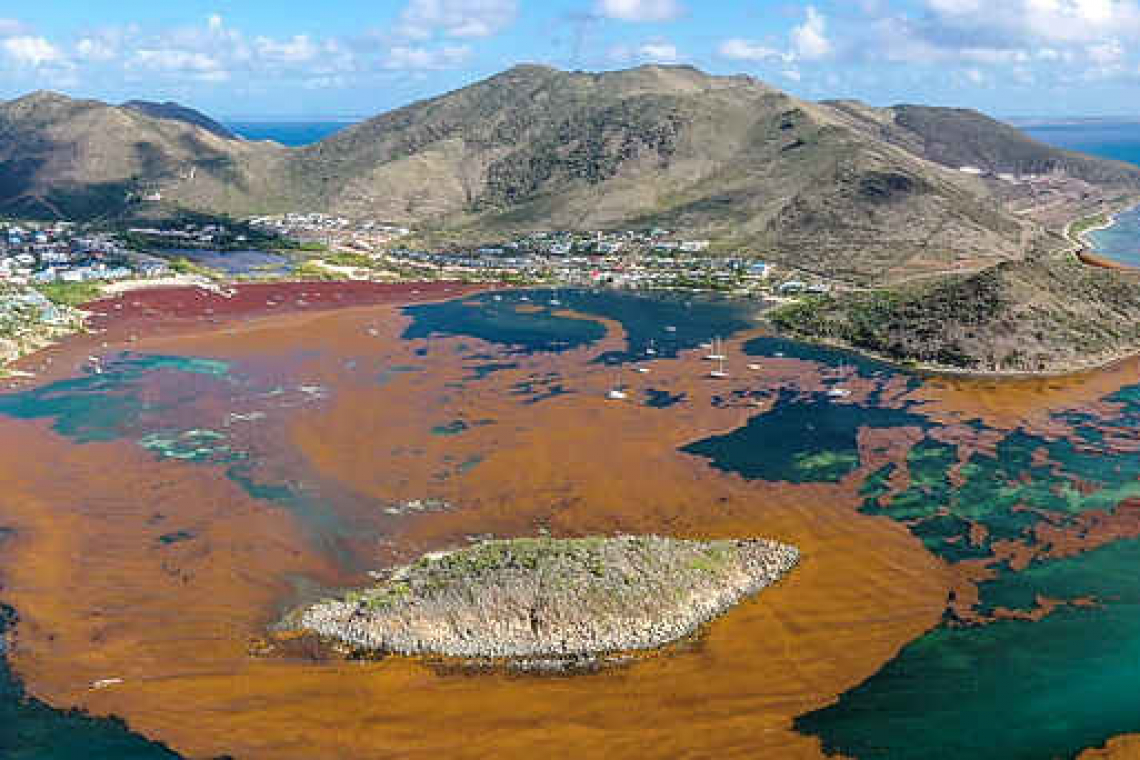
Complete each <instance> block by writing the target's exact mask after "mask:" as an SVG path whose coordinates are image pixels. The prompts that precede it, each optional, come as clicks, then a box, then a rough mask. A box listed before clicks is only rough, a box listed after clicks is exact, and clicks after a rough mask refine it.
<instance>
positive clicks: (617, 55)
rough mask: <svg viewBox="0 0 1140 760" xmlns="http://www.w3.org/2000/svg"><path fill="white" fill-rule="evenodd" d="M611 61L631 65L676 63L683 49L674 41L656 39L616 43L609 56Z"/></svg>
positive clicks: (621, 64) (616, 63) (679, 59)
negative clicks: (630, 43) (625, 43)
mask: <svg viewBox="0 0 1140 760" xmlns="http://www.w3.org/2000/svg"><path fill="white" fill-rule="evenodd" d="M607 57H608V58H609V61H610V63H612V64H615V65H618V66H631V65H634V64H643V63H661V64H674V63H679V62H680V61H681V59H682V57H683V56H682V55H681V51H680V50H679V49H678V48H677V46H676V45H674V44H673V43H672V42H668V41H665V40H654V41H652V42H643V43H640V44H632V45H614V46H613V47H611V48H610V49H609V54H608V56H607Z"/></svg>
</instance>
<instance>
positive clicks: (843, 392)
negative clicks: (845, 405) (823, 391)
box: [827, 388, 851, 398]
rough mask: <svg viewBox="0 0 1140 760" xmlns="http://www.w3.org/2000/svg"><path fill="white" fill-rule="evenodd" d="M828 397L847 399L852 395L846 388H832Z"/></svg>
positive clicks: (828, 392)
mask: <svg viewBox="0 0 1140 760" xmlns="http://www.w3.org/2000/svg"><path fill="white" fill-rule="evenodd" d="M827 395H828V397H830V398H847V397H848V396H850V395H851V391H849V390H847V389H846V388H831V389H830V390H828V391H827Z"/></svg>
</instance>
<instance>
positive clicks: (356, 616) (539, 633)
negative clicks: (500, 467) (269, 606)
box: [286, 536, 800, 669]
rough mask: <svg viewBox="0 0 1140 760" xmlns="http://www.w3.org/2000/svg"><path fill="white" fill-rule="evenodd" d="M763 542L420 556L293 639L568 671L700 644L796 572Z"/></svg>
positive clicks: (314, 618)
mask: <svg viewBox="0 0 1140 760" xmlns="http://www.w3.org/2000/svg"><path fill="white" fill-rule="evenodd" d="M799 556H800V555H799V551H798V550H797V549H796V548H795V547H792V546H788V545H785V544H780V543H777V542H774V541H767V540H718V541H690V540H681V539H672V538H662V537H658V536H620V537H613V538H601V537H592V538H578V539H553V538H519V539H514V540H495V541H485V542H482V543H479V544H476V545H474V546H471V547H468V548H465V549H462V550H459V551H455V552H439V553H434V554H427V555H424V556H423V557H422V558H420V559H419V560H417V561H416V562H414V563H413V564H411V565H407V566H404V567H400V568H396V569H395V570H392V571H391V572H390V573H389V574H388V577H387V579H386V580H385V581H384V582H382V583H380V584H379V585H377V586H375V587H373V588H370V589H366V590H362V591H355V592H352V593H350V594H348V595H347V596H346V597H344V598H343V599H333V600H326V601H321V602H318V603H317V604H315V605H313V606H311V607H308V608H306V609H303V610H300V611H298V612H296V613H294V614H293V615H292V616H291V619H290V620H289V621H287V624H286V625H287V627H290V628H296V629H300V630H303V631H308V632H312V633H315V634H317V635H318V636H320V637H321V638H323V639H325V640H328V641H331V642H335V643H337V644H339V645H343V646H346V647H348V648H350V649H352V650H353V651H354V652H358V653H365V654H400V655H440V656H445V657H456V658H463V659H473V660H481V661H489V660H494V661H500V660H514V661H515V663H514V664H515V665H516V666H518V667H521V668H524V669H549V668H552V667H554V668H559V667H573V666H574V665H575V664H579V663H583V662H591V661H596V659H597V658H599V657H602V656H605V655H609V654H614V653H620V652H629V651H633V650H645V649H653V648H657V647H660V646H663V645H666V644H669V643H671V642H674V641H677V640H679V639H682V638H684V637H686V636H689V635H691V634H693V633H694V632H696V631H697V630H698V629H699V628H700V627H701V626H702V625H704V624H705V623H708V622H709V621H711V620H713V619H714V618H716V617H718V616H719V615H721V614H723V613H724V612H726V611H727V610H729V609H730V608H732V607H733V606H735V605H736V604H738V603H740V602H741V601H743V600H745V599H746V598H748V597H750V596H752V595H754V594H756V593H758V592H759V591H761V590H762V589H764V588H765V587H767V586H769V585H771V584H773V583H775V582H776V581H778V580H779V579H780V578H781V577H783V575H784V574H785V573H787V572H788V571H790V570H791V569H792V568H793V567H794V566H795V565H796V564H797V562H798V561H799Z"/></svg>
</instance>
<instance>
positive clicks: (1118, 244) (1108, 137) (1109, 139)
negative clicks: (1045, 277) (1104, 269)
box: [1024, 121, 1140, 267]
mask: <svg viewBox="0 0 1140 760" xmlns="http://www.w3.org/2000/svg"><path fill="white" fill-rule="evenodd" d="M1024 131H1025V132H1026V133H1027V134H1029V135H1031V136H1033V137H1035V138H1037V139H1038V140H1040V141H1042V142H1046V143H1049V144H1050V145H1056V146H1057V147H1058V148H1068V149H1069V150H1079V151H1081V152H1082V153H1089V154H1091V155H1094V156H1100V157H1101V158H1114V159H1116V160H1118V161H1127V162H1129V163H1133V164H1137V165H1140V123H1135V122H1134V123H1128V122H1110V121H1090V122H1084V123H1071V124H1042V125H1035V126H1033V127H1028V128H1025V129H1024ZM1087 237H1088V239H1089V240H1090V241H1091V242H1092V244H1093V247H1094V248H1095V249H1096V252H1097V253H1099V254H1101V255H1102V256H1105V257H1107V258H1110V259H1112V260H1113V261H1119V262H1120V263H1121V264H1127V265H1128V266H1132V267H1140V208H1132V209H1129V210H1127V211H1125V212H1123V213H1121V214H1118V215H1117V217H1116V224H1114V225H1113V226H1112V227H1109V228H1108V229H1103V230H1095V231H1093V232H1090V233H1088V235H1087Z"/></svg>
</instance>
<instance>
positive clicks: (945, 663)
mask: <svg viewBox="0 0 1140 760" xmlns="http://www.w3.org/2000/svg"><path fill="white" fill-rule="evenodd" d="M1138 567H1140V541H1137V540H1128V541H1121V542H1118V543H1116V544H1112V545H1109V546H1107V547H1104V548H1102V549H1097V550H1095V551H1092V552H1088V553H1087V554H1083V555H1081V556H1079V557H1076V558H1073V559H1067V560H1057V561H1052V562H1047V563H1042V564H1039V565H1036V566H1034V567H1032V568H1030V569H1028V570H1026V571H1024V572H1021V573H1005V574H1003V575H1002V577H1001V578H1000V579H999V580H997V581H994V582H993V583H990V584H987V585H986V588H985V591H986V594H987V596H990V597H1001V598H1002V599H1004V600H1007V601H1017V602H1019V603H1020V605H1021V606H1024V607H1030V606H1032V603H1033V602H1032V599H1033V597H1034V596H1036V595H1037V594H1039V593H1040V594H1045V595H1048V596H1054V597H1057V598H1077V597H1081V596H1094V597H1096V598H1098V599H1101V600H1102V606H1100V607H1098V608H1095V609H1080V608H1066V609H1062V610H1060V611H1058V612H1054V613H1053V614H1051V615H1050V616H1048V617H1047V618H1045V619H1044V620H1042V621H1040V622H1036V623H1026V622H1020V621H1009V622H998V623H991V624H989V625H985V626H980V627H953V626H948V625H944V626H940V627H939V628H937V629H935V630H934V631H932V632H931V633H929V634H927V635H926V636H923V637H922V638H920V639H918V640H917V641H915V642H914V643H912V644H910V645H909V646H907V647H906V648H905V649H904V650H903V651H902V652H901V653H900V654H899V656H898V657H896V658H895V659H894V660H892V661H891V662H890V663H888V664H887V665H886V667H884V668H883V669H882V670H881V671H879V673H877V674H876V675H875V676H874V677H873V678H871V679H870V680H869V681H867V682H865V683H864V684H862V685H861V686H859V687H857V688H855V689H853V690H852V691H850V692H848V693H847V694H845V695H843V697H842V698H841V699H840V701H839V702H838V703H837V704H836V705H834V706H833V707H830V708H827V709H825V710H822V711H820V712H816V713H812V714H809V715H807V716H804V717H802V718H800V719H799V720H798V721H797V724H796V727H797V728H798V729H799V730H800V731H802V732H805V733H808V734H814V735H817V736H819V737H820V738H821V739H823V744H824V748H825V749H826V750H827V751H828V752H829V753H835V752H842V753H843V754H845V755H849V756H852V757H857V758H905V759H907V760H909V759H911V758H913V759H914V760H926V759H927V758H942V757H947V758H948V757H971V758H995V759H996V758H1002V759H1005V760H1009V759H1011V758H1053V757H1073V756H1075V755H1077V754H1079V753H1080V751H1081V750H1083V749H1086V748H1089V747H1093V746H1099V745H1101V744H1103V743H1104V742H1105V741H1106V740H1107V739H1109V738H1111V737H1112V736H1115V735H1117V734H1120V733H1121V732H1124V731H1130V730H1131V731H1135V730H1137V729H1140V705H1138V704H1137V701H1136V687H1137V684H1140V573H1137V572H1136V569H1137V568H1138Z"/></svg>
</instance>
